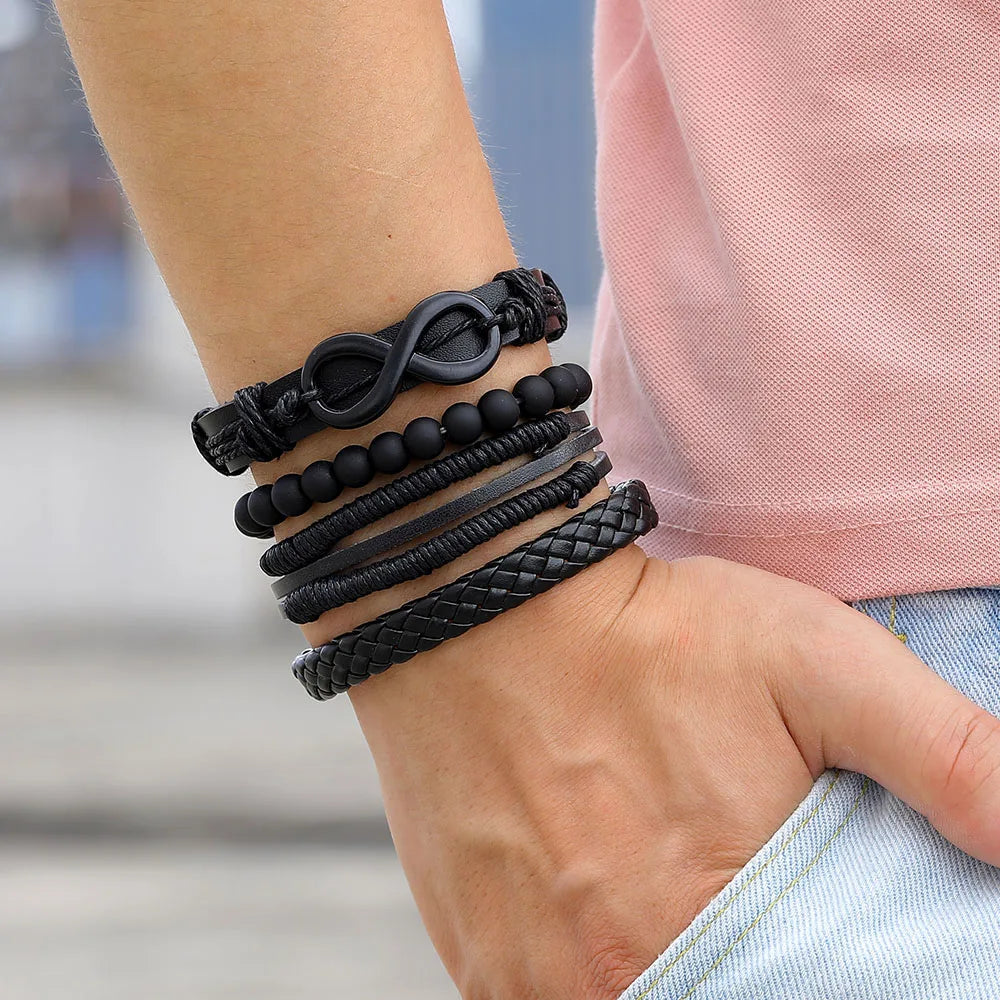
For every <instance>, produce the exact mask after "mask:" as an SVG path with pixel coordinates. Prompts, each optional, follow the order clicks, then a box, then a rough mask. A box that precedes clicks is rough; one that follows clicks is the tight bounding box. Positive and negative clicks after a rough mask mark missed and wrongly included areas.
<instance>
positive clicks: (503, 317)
mask: <svg viewBox="0 0 1000 1000" xmlns="http://www.w3.org/2000/svg"><path fill="white" fill-rule="evenodd" d="M565 328H566V307H565V302H564V301H563V298H562V295H561V294H560V292H559V290H558V288H557V287H556V286H555V284H554V282H553V281H552V279H551V278H550V277H549V276H548V275H547V274H545V273H544V272H543V271H539V270H534V271H527V270H525V269H523V268H514V269H512V270H509V271H502V272H500V273H499V274H497V275H496V276H495V277H494V279H493V281H491V282H490V283H488V284H486V285H483V286H481V287H480V288H476V289H474V290H473V291H472V292H470V293H466V292H452V291H448V292H438V293H436V294H434V295H431V296H428V297H427V298H426V299H423V300H422V301H421V302H418V303H417V305H415V306H414V307H413V308H412V309H411V310H410V311H409V313H408V314H407V316H406V317H405V319H403V320H402V321H400V322H399V323H395V324H393V325H392V326H390V327H387V328H386V329H384V330H380V331H379V332H377V333H374V334H364V333H343V334H338V335H336V336H333V337H330V338H328V339H326V340H324V341H322V342H321V343H320V344H318V345H317V346H316V347H315V348H313V350H312V351H311V352H310V353H309V355H308V357H306V359H305V362H304V363H303V365H302V367H301V368H300V369H299V370H297V371H294V372H289V373H288V374H287V375H284V376H282V377H281V378H278V379H276V380H275V381H273V382H271V383H265V382H260V383H258V384H256V385H252V386H246V387H245V388H243V389H239V390H237V392H236V393H235V394H234V398H233V399H232V400H231V401H230V402H228V403H223V404H222V405H220V406H216V407H208V408H206V409H204V410H202V411H200V412H199V413H197V414H196V415H195V417H194V419H193V421H192V433H193V435H194V439H195V443H196V444H197V446H198V450H199V451H200V452H201V454H202V456H203V457H204V458H205V459H206V460H207V461H208V462H209V464H211V465H212V466H213V468H215V469H216V470H217V471H219V472H221V473H223V474H225V475H235V474H237V473H239V472H242V471H244V470H245V469H246V468H247V467H248V466H249V465H250V464H251V462H269V461H272V460H274V459H276V458H278V457H279V456H281V455H282V454H284V453H286V452H288V451H291V450H292V449H293V448H294V447H295V445H296V443H297V442H299V441H301V440H302V439H303V438H305V437H307V436H308V435H310V434H313V433H316V432H317V431H321V430H323V429H324V428H325V427H337V428H342V429H352V428H360V427H364V426H366V425H369V424H371V423H372V422H373V421H374V420H376V419H377V418H378V417H379V416H380V415H381V414H383V413H384V412H385V411H386V410H387V409H388V408H389V406H390V405H391V404H392V401H393V400H394V399H395V397H396V396H397V395H398V394H399V393H400V392H405V391H407V390H409V389H411V388H413V387H415V386H417V385H419V384H421V383H437V384H439V385H459V384H463V383H467V382H472V381H475V380H476V379H478V378H480V377H482V376H483V375H484V374H485V373H486V372H487V371H489V369H490V368H491V367H492V366H493V365H494V364H495V362H496V361H497V358H498V357H499V354H500V351H501V350H502V349H503V348H504V347H507V346H516V345H518V344H531V343H535V342H537V341H539V340H541V339H543V338H544V339H545V340H555V339H556V338H558V337H559V336H561V335H562V333H563V331H564V330H565ZM592 389H593V384H592V382H591V379H590V375H589V374H588V373H587V372H586V370H585V369H583V368H581V367H580V366H579V365H573V364H562V365H552V366H550V367H548V368H546V369H545V370H544V371H542V372H541V373H540V374H538V375H526V376H524V377H523V378H521V379H519V380H518V381H517V382H516V383H515V385H514V386H513V388H512V389H510V390H509V391H508V390H507V389H490V390H488V391H486V392H484V393H483V394H482V395H481V396H480V397H479V399H478V400H477V401H476V402H474V403H472V402H460V403H454V404H452V405H451V406H449V407H448V408H447V409H446V410H445V411H444V413H443V414H442V415H441V416H440V418H434V417H430V416H423V417H417V418H416V419H414V420H411V421H410V422H409V423H408V424H407V425H406V426H405V427H403V428H402V429H400V430H387V431H383V432H382V433H380V434H377V435H375V436H374V437H372V438H371V440H369V441H368V442H367V444H363V443H352V444H348V445H346V446H344V447H342V448H341V449H340V451H338V452H337V453H336V455H335V456H334V457H333V458H332V459H330V460H325V459H324V460H320V461H315V462H313V463H312V464H310V465H308V466H307V467H306V468H305V469H304V470H303V471H302V472H301V473H299V474H294V473H292V474H287V475H283V476H280V477H279V478H278V479H276V480H275V482H274V483H271V484H267V485H262V486H258V487H257V488H256V489H254V490H252V491H250V492H248V493H245V494H244V495H243V496H241V497H240V498H239V500H238V501H237V502H236V506H235V510H234V514H233V516H234V520H235V522H236V526H237V527H238V529H239V530H240V531H241V532H242V533H243V534H244V535H250V536H252V537H256V538H273V537H274V529H275V526H276V525H279V524H281V523H282V522H283V521H284V520H286V519H288V518H297V517H300V516H302V515H304V514H306V513H307V512H308V511H309V510H310V509H311V508H312V507H313V505H314V504H327V503H332V502H333V501H334V500H336V499H337V498H338V497H339V496H340V495H341V494H342V493H343V491H344V490H345V489H352V490H364V489H365V488H366V487H369V486H370V484H371V483H372V482H373V480H375V479H376V477H378V476H387V477H395V478H392V479H391V481H387V482H385V483H384V484H383V485H381V486H378V487H377V488H375V489H369V490H368V492H363V493H361V494H360V495H358V496H356V497H355V498H354V499H353V500H351V501H350V502H349V503H346V504H343V505H342V506H340V507H339V508H338V509H335V510H333V511H331V512H329V513H327V514H325V516H322V517H320V518H318V519H317V520H315V521H314V522H312V523H311V524H309V525H307V526H306V527H304V528H303V529H302V530H301V531H298V532H297V533H296V534H294V535H291V536H290V537H288V538H285V539H284V540H282V541H280V542H276V543H274V544H273V545H271V547H270V548H268V549H267V551H265V552H264V554H263V555H262V556H261V560H260V565H261V568H262V569H263V570H264V572H265V573H267V574H268V575H269V576H272V577H277V578H278V579H276V580H275V581H274V583H273V584H272V590H273V592H274V594H275V596H276V597H277V598H278V602H279V606H280V608H281V610H282V613H283V614H284V615H285V617H286V618H288V619H290V620H291V621H293V622H296V623H298V624H304V623H306V622H312V621H316V620H317V619H319V618H320V617H321V616H322V615H323V614H325V613H326V612H327V611H330V610H332V609H334V608H339V607H342V606H343V605H346V604H349V603H352V602H354V601H358V600H361V599H363V598H365V597H367V596H369V595H371V594H375V593H378V592H380V591H387V590H392V589H393V588H395V587H397V586H399V585H401V584H404V583H406V582H407V581H412V580H415V579H418V578H420V577H422V576H426V575H427V574H430V573H434V572H436V571H437V570H440V569H442V568H443V567H446V566H448V565H449V564H451V563H453V562H454V561H455V560H456V559H459V558H461V557H462V556H464V555H466V554H467V553H469V552H471V551H472V550H473V549H475V548H476V547H478V546H480V545H482V544H484V543H485V542H488V541H490V540H491V539H494V538H497V537H499V536H500V535H502V534H503V533H504V532H506V531H510V530H511V529H513V528H515V527H516V526H518V525H521V524H524V523H526V522H528V521H529V520H531V519H532V518H534V517H537V516H538V515H540V514H542V513H543V512H545V511H550V510H553V509H554V508H556V507H558V506H561V505H565V506H567V507H570V508H575V507H577V506H578V505H579V503H580V500H581V498H582V497H585V496H587V495H588V494H589V493H590V492H591V491H592V490H594V489H595V488H596V487H597V486H598V484H599V483H600V481H601V479H602V478H603V477H604V476H605V475H606V474H607V473H608V472H609V471H610V470H611V463H610V461H609V460H608V457H607V455H605V454H604V453H603V452H601V451H598V450H597V446H598V445H599V444H600V443H601V434H600V431H599V430H598V429H597V428H596V427H592V426H590V424H589V418H588V416H587V414H586V413H583V412H582V411H579V410H577V409H576V408H577V407H579V406H580V405H581V404H582V403H584V402H585V401H586V400H587V399H588V398H589V397H590V394H591V391H592ZM567 411H570V412H567ZM446 448H447V449H449V450H448V452H447V453H445V451H446ZM414 463H418V467H417V468H415V469H413V470H412V471H410V472H407V471H406V470H407V467H408V466H410V465H411V464H414ZM503 466H505V468H502V469H501V468H500V467H503ZM490 469H498V470H500V471H499V472H498V474H495V475H494V477H493V478H492V479H491V478H489V477H488V476H482V477H481V478H482V481H480V482H478V483H473V484H472V486H471V488H469V489H467V490H466V491H465V492H459V491H452V495H451V496H446V497H445V498H444V499H443V500H442V502H440V503H438V504H437V505H436V506H433V507H431V508H430V509H425V510H423V511H421V512H420V513H418V514H416V515H415V516H413V517H411V518H409V519H408V520H405V521H401V522H399V523H395V524H393V525H391V526H390V527H387V528H384V529H382V530H380V531H376V532H375V533H372V532H371V531H369V530H368V529H370V528H371V527H372V526H373V525H376V524H378V522H380V521H382V520H383V519H385V518H388V517H390V516H392V515H394V514H396V513H397V512H399V511H401V510H404V509H405V508H406V507H408V506H410V505H411V504H414V503H419V502H422V501H424V500H426V499H428V498H430V497H433V496H435V495H436V494H439V493H442V492H444V491H449V490H451V488H452V487H454V486H455V485H457V484H459V483H463V482H465V481H467V480H470V479H473V478H474V477H479V476H480V475H481V474H482V473H484V472H487V471H488V470H490ZM655 525H656V511H655V510H654V509H653V507H652V505H651V504H650V501H649V495H648V493H647V491H646V488H645V486H644V485H643V484H642V483H640V482H637V481H632V482H629V483H625V484H622V485H620V486H616V487H615V488H613V489H612V490H611V493H610V496H609V497H608V498H607V499H605V500H602V501H600V502H599V503H597V504H595V505H594V506H592V507H591V508H589V509H588V510H586V511H584V512H582V513H578V514H576V515H575V516H573V517H572V518H570V520H568V521H566V522H565V523H564V524H562V525H560V526H559V527H556V528H553V529H551V530H549V531H546V532H545V533H544V534H542V535H540V536H539V537H538V538H535V539H534V540H533V541H531V542H528V543H526V544H524V545H521V546H519V547H518V548H516V549H514V550H513V551H512V552H509V553H508V554H507V555H505V556H502V557H500V558H498V559H494V560H493V561H492V562H489V563H487V564H486V565H485V566H482V567H481V568H480V569H478V570H475V571H473V572H471V573H466V574H465V575H463V576H461V577H460V578H459V579H457V580H455V581H454V582H453V583H449V584H446V585H445V586H442V587H438V588H437V589H436V590H434V591H432V592H431V593H429V594H427V595H426V596H424V597H421V598H418V599H416V600H413V601H410V602H408V603H406V604H404V605H403V606H402V607H399V608H397V609H395V610H394V611H390V612H387V613H385V614H382V615H380V616H379V617H378V618H375V619H374V620H372V621H369V622H367V623H366V624H364V625H361V626H359V627H358V628H356V629H354V630H353V631H351V632H348V633H346V634H345V635H341V636H340V637H339V638H337V639H334V640H332V641H331V642H327V643H324V644H323V645H322V646H319V647H317V648H315V649H310V650H306V651H305V652H304V653H302V654H301V655H300V656H298V657H297V658H296V660H295V663H294V665H293V672H294V674H295V676H296V677H298V678H299V680H300V681H301V682H302V684H303V685H304V686H305V688H306V690H307V691H308V692H309V694H311V695H312V696H313V697H314V698H318V699H320V700H323V699H327V698H330V697H332V696H333V695H335V694H337V693H340V692H343V691H347V690H348V689H349V688H350V687H351V686H352V685H355V684H359V683H361V682H362V681H364V680H365V679H366V678H368V677H369V676H371V675H372V674H376V673H380V672H381V671H383V670H386V669H387V668H388V667H389V666H391V665H392V664H393V663H403V662H405V661H407V660H409V659H411V658H412V657H414V656H416V655H417V654H418V653H420V652H422V651H425V650H430V649H433V648H435V647H436V646H438V645H439V644H440V643H442V642H445V641H446V640H448V639H450V638H453V637H455V636H459V635H462V634H464V633H465V632H467V631H468V630H469V629H471V628H474V627H475V626H476V625H479V624H482V623H483V622H487V621H490V620H492V619H493V618H496V617H497V616H498V615H500V614H502V613H503V612H504V611H507V610H509V609H511V608H516V607H518V606H519V605H520V604H523V603H524V602H525V601H527V600H530V599H531V598H532V597H534V596H536V595H537V594H541V593H544V592H545V591H547V590H549V589H550V588H552V587H554V586H555V585H556V584H557V583H559V582H560V581H562V580H566V579H569V578H570V577H572V576H574V575H575V574H577V573H579V572H580V571H581V570H583V569H585V568H586V567H587V566H589V565H591V564H592V563H595V562H598V561H600V560H601V559H603V558H605V557H606V556H607V555H609V554H610V553H611V552H614V551H616V550H617V549H620V548H622V547H624V546H625V545H627V544H628V543H630V542H632V541H634V540H635V539H636V538H638V537H639V536H640V535H642V534H644V533H645V532H647V531H649V530H650V529H651V528H653V527H655ZM354 535H357V536H358V538H356V539H352V538H351V536H354Z"/></svg>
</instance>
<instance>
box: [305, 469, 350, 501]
mask: <svg viewBox="0 0 1000 1000" xmlns="http://www.w3.org/2000/svg"><path fill="white" fill-rule="evenodd" d="M301 480H302V492H303V493H305V495H306V496H307V497H309V499H310V500H312V502H313V503H329V502H330V501H331V500H336V499H337V497H338V496H340V483H338V482H337V477H336V476H335V475H334V474H333V462H327V461H325V460H321V461H319V462H313V463H312V465H307V466H306V468H305V471H304V472H303V473H302V476H301Z"/></svg>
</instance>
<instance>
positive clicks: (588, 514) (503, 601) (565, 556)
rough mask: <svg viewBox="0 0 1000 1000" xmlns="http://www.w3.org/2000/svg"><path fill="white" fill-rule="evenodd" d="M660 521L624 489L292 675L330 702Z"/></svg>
mask: <svg viewBox="0 0 1000 1000" xmlns="http://www.w3.org/2000/svg"><path fill="white" fill-rule="evenodd" d="M656 521H657V518H656V510H655V509H654V508H653V505H652V503H651V502H650V499H649V493H648V492H647V490H646V487H645V485H644V484H643V483H641V482H639V481H638V480H632V481H630V482H627V483H622V484H619V485H618V486H616V487H614V488H613V489H612V491H611V495H610V496H609V497H608V498H607V499H606V500H602V501H600V502H599V503H596V504H594V506H592V507H590V508H589V509H588V510H586V511H583V512H582V513H580V514H577V515H576V516H575V517H573V518H571V519H570V520H568V521H567V522H566V523H565V524H562V525H560V526H559V527H558V528H553V529H552V530H550V531H547V532H545V534H543V535H541V536H539V537H538V538H536V539H534V540H533V541H531V542H528V543H527V544H526V545H522V546H520V547H519V548H517V549H514V551H513V552H509V553H507V555H505V556H501V557H500V558H498V559H494V560H493V561H492V562H490V563H487V564H486V565H485V566H483V567H481V568H480V569H477V570H474V571H473V572H472V573H467V574H466V575H465V576H463V577H460V578H459V579H458V580H456V581H454V582H453V583H449V584H446V585H445V586H443V587H439V588H438V589H437V590H434V591H432V592H431V593H430V594H427V595H426V596H425V597H420V598H417V599H416V600H413V601H409V602H408V603H407V604H404V605H403V606H402V607H400V608H397V609H396V610H394V611H390V612H387V613H386V614H383V615H379V617H378V618H375V619H373V620H372V621H370V622H367V623H366V624H364V625H361V626H359V627H358V628H356V629H354V630H353V631H351V632H347V633H345V634H344V635H342V636H339V637H338V638H336V639H333V640H332V641H330V642H327V643H324V644H323V645H322V646H317V647H315V648H314V649H307V650H306V651H305V652H303V653H300V654H299V655H298V656H297V657H296V658H295V661H294V663H293V664H292V672H293V674H294V675H295V676H296V677H297V678H298V679H299V680H300V681H301V683H302V685H303V686H304V687H305V689H306V691H308V692H309V694H310V695H312V697H313V698H316V699H318V700H320V701H325V700H326V699H328V698H332V697H333V696H334V695H335V694H338V693H341V692H344V691H347V690H348V688H350V687H351V686H352V685H355V684H359V683H361V682H362V681H364V680H366V679H367V678H368V677H369V676H370V675H372V674H377V673H381V672H382V671H384V670H386V669H388V668H389V667H390V666H392V664H394V663H405V662H406V661H407V660H410V659H412V658H413V657H414V656H416V655H417V654H418V653H421V652H425V651H426V650H429V649H434V648H435V647H436V646H439V645H440V644H441V643H442V642H445V641H446V640H448V639H451V638H454V637H455V636H459V635H463V634H464V633H465V632H468V631H469V630H470V629H472V628H475V627H476V626H477V625H481V624H483V623H484V622H488V621H491V620H492V619H494V618H496V617H497V616H498V615H501V614H503V612H504V611H508V610H510V609H511V608H516V607H518V606H519V605H521V604H524V603H525V602H526V601H528V600H530V599H531V598H532V597H535V596H537V595H538V594H542V593H544V592H545V591H547V590H550V589H551V588H552V587H554V586H555V585H556V584H557V583H560V582H561V581H562V580H568V579H569V578H570V577H572V576H575V575H576V574H577V573H579V572H580V571H581V570H583V569H585V568H586V567H587V566H590V565H592V564H593V563H596V562H599V561H600V560H602V559H604V558H605V557H606V556H608V555H610V554H611V553H612V552H614V551H616V550H617V549H620V548H623V547H624V546H626V545H627V544H629V542H632V541H634V540H635V539H636V538H638V537H639V536H640V535H644V534H645V533H646V532H647V531H649V530H651V529H652V528H654V527H656Z"/></svg>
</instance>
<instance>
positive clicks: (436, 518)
mask: <svg viewBox="0 0 1000 1000" xmlns="http://www.w3.org/2000/svg"><path fill="white" fill-rule="evenodd" d="M601 440H602V439H601V432H600V431H599V430H598V429H597V428H596V427H585V428H583V429H582V430H580V431H579V432H577V433H574V434H572V435H571V436H570V437H568V438H567V439H566V440H565V441H563V442H562V443H561V444H558V445H556V446H555V447H553V448H548V449H546V450H545V451H543V452H541V453H540V454H537V453H536V454H537V457H536V458H534V459H532V460H531V461H529V462H525V463H524V464H523V465H518V466H517V467H516V468H514V469H511V470H510V471H509V472H506V473H504V474H503V475H502V476H498V477H497V478H496V479H491V480H490V481H489V482H487V483H483V484H482V485H481V486H477V487H476V488H475V489H474V490H470V491H469V492H468V493H463V494H461V496H457V497H455V498H454V499H452V500H449V501H448V502H447V503H444V504H442V505H441V506H440V507H435V508H433V509H432V510H429V511H426V512H425V513H423V514H419V515H418V516H417V517H415V518H413V519H412V520H409V521H405V522H404V523H403V524H397V525H395V526H394V527H392V528H389V529H387V530H386V531H383V532H380V533H379V534H377V535H369V536H368V537H367V538H363V539H362V540H361V541H359V542H355V543H354V544H353V545H349V546H347V547H345V548H335V549H333V551H332V552H330V553H328V554H327V555H325V556H321V557H320V558H319V559H316V560H315V561H314V562H311V563H309V565H308V566H304V567H303V568H302V569H298V570H295V572H293V573H289V574H288V575H287V576H283V577H282V578H281V579H280V580H276V581H275V582H274V583H272V584H271V592H272V593H273V594H274V596H275V597H276V598H278V601H279V602H281V601H282V599H283V598H285V597H287V596H288V595H289V594H290V593H291V592H292V591H293V590H297V589H299V588H300V587H305V586H306V585H307V584H311V583H316V582H317V581H319V580H322V579H323V578H324V577H329V576H333V575H334V574H337V573H343V572H344V570H347V569H352V568H353V567H355V566H360V565H361V564H362V563H365V562H368V561H369V560H370V559H375V558H377V557H378V556H381V555H385V554H386V553H387V552H391V551H392V550H393V549H399V548H402V547H403V546H405V545H409V544H411V543H412V542H413V541H414V540H415V539H418V538H422V537H423V536H424V535H429V534H431V533H432V532H434V531H437V530H438V529H440V528H443V527H445V526H446V525H449V524H453V523H454V522H456V521H459V520H461V519H462V518H463V517H467V516H468V515H470V514H474V513H475V512H476V511H479V510H482V509H483V508H485V507H488V506H489V505H490V504H493V503H496V502H497V501H499V500H502V499H504V497H507V496H510V495H511V494H512V493H514V492H515V491H517V490H519V489H521V488H522V487H523V486H527V485H529V484H530V483H534V482H538V480H540V479H542V478H543V477H544V476H547V475H549V474H550V473H553V472H556V471H557V470H558V469H561V468H562V467H563V466H564V465H566V464H567V463H569V462H571V461H573V459H575V458H579V457H580V456H581V455H584V454H586V453H587V452H588V451H593V450H594V449H595V448H597V446H598V445H599V444H600V443H601ZM608 466H609V469H610V463H608Z"/></svg>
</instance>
